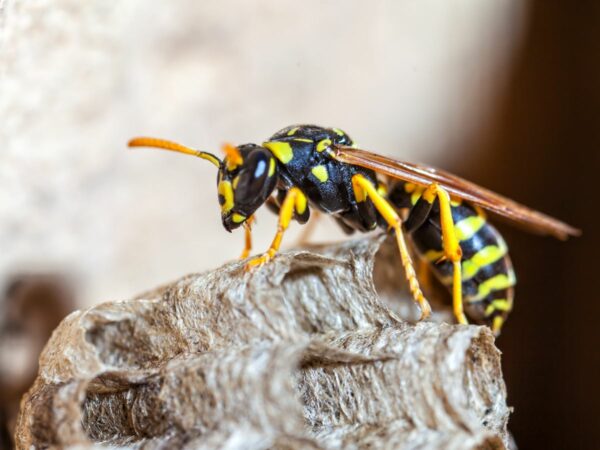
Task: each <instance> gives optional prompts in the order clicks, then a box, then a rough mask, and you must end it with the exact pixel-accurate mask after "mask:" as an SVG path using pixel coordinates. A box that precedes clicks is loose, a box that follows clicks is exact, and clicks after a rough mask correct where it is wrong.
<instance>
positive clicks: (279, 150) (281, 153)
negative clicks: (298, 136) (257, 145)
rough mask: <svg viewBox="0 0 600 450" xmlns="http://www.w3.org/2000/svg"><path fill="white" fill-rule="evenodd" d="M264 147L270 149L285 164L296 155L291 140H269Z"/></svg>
mask: <svg viewBox="0 0 600 450" xmlns="http://www.w3.org/2000/svg"><path fill="white" fill-rule="evenodd" d="M263 147H265V148H266V149H269V150H270V151H271V152H272V153H273V154H274V155H275V158H277V159H278V160H279V161H281V162H282V163H283V164H287V163H289V162H290V161H291V160H292V158H293V157H294V151H293V150H292V146H291V145H290V143H289V142H281V141H269V142H265V143H263Z"/></svg>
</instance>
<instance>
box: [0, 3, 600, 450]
mask: <svg viewBox="0 0 600 450" xmlns="http://www.w3.org/2000/svg"><path fill="white" fill-rule="evenodd" d="M599 6H600V4H598V3H597V2H570V3H569V2H562V3H561V4H559V3H558V2H556V3H552V4H550V3H549V2H541V1H540V2H524V1H517V0H514V1H508V0H507V1H495V2H491V1H490V2H482V1H478V0H452V1H447V0H437V1H434V0H430V1H421V2H415V1H409V0H401V1H378V2H360V1H325V0H324V1H316V0H305V1H303V2H296V3H292V2H269V1H266V0H259V1H254V2H243V1H241V0H236V1H220V2H219V1H204V2H194V1H191V0H172V1H170V2H159V1H155V0H150V1H148V0H146V1H142V0H124V1H121V2H117V3H115V2H104V1H101V0H89V1H87V2H78V1H75V0H54V1H52V2H51V1H49V0H40V1H37V2H26V1H23V0H21V1H19V0H0V117H1V119H2V121H1V126H0V249H1V250H0V287H1V288H2V289H3V292H2V293H1V295H0V403H1V405H0V421H4V422H6V423H8V426H5V428H3V430H2V431H0V441H1V442H2V443H0V445H5V446H8V445H9V441H10V438H9V436H10V432H9V431H8V430H9V427H10V423H11V421H12V417H13V415H14V412H15V410H16V407H17V403H18V399H19V398H20V396H21V394H22V391H23V389H26V388H27V387H28V386H29V384H30V383H31V381H32V380H33V376H34V374H35V370H36V369H35V367H36V358H37V354H38V353H39V351H40V350H41V347H42V346H43V344H44V342H45V341H46V339H47V337H48V334H49V332H50V330H52V329H53V328H54V327H55V326H56V324H57V323H58V322H59V321H60V320H61V318H62V317H64V315H66V314H67V313H68V312H69V311H71V310H73V309H74V308H84V307H88V306H91V305H94V304H97V303H99V302H102V301H108V300H119V299H127V298H131V297H132V296H133V295H135V294H136V293H139V292H140V291H144V290H147V289H149V288H152V287H154V286H156V285H159V284H162V283H165V282H168V281H170V280H173V279H176V278H178V277H180V276H182V275H184V274H187V273H189V272H199V271H203V270H207V269H210V268H213V267H215V266H218V265H220V264H222V263H224V262H226V261H229V260H231V259H234V258H236V257H237V256H238V254H239V253H240V252H241V249H242V247H243V233H242V232H238V233H234V234H233V235H229V234H227V233H226V232H225V230H224V229H223V228H222V226H221V222H220V213H219V206H218V202H217V193H216V173H215V169H214V167H213V166H211V165H210V164H207V163H206V162H204V161H200V160H196V159H193V158H189V157H186V156H183V155H175V154H172V153H167V152H160V151H153V150H141V149H139V150H128V149H126V146H125V145H126V142H127V141H128V139H129V138H131V137H133V136H135V135H152V136H157V137H165V138H169V139H173V140H178V141H180V142H182V143H185V144H188V145H191V146H195V147H198V148H201V149H205V150H208V151H212V152H215V153H218V149H219V146H220V145H221V143H223V142H224V141H229V142H234V143H245V142H257V143H260V142H261V141H262V140H264V139H266V138H267V137H269V136H270V135H271V134H273V133H274V132H275V131H277V130H278V129H280V128H282V127H284V126H286V125H289V124H293V123H317V124H321V125H325V126H335V127H340V128H342V129H344V130H346V131H347V132H348V133H349V134H350V135H351V136H352V137H353V138H354V139H355V140H356V141H357V142H358V143H359V144H360V145H361V146H363V147H365V148H368V149H372V150H376V151H378V152H380V153H384V154H388V155H392V156H396V157H399V158H403V159H406V160H409V161H414V162H425V163H429V164H433V165H436V166H440V167H444V168H446V169H450V170H452V171H454V172H456V173H458V174H460V175H462V176H465V177H467V178H469V179H472V180H474V181H476V182H479V183H481V184H484V185H485V186H487V187H490V188H493V189H495V190H497V191H499V192H501V193H503V194H506V195H508V196H510V197H513V198H515V199H516V200H519V201H521V202H524V203H525V204H528V205H531V206H534V207H536V208H538V209H541V210H542V211H545V212H547V213H550V214H552V215H555V216H557V217H559V218H561V219H564V220H565V221H567V222H569V223H571V224H573V225H576V226H578V227H581V228H582V229H583V230H584V236H583V237H582V238H580V239H575V240H571V241H569V242H567V243H561V242H557V241H554V240H552V239H550V238H540V237H537V236H532V235H529V234H526V233H523V232H521V231H519V230H514V229H512V228H510V227H506V226H503V225H500V226H499V227H500V229H501V230H502V231H503V232H504V233H505V235H506V239H507V241H508V243H509V246H510V249H511V254H512V256H513V260H514V263H515V266H516V270H517V274H518V276H519V285H518V286H517V297H516V305H515V311H514V313H513V314H512V316H511V318H510V320H509V321H508V322H507V325H506V327H505V329H504V334H503V335H502V337H501V338H500V339H499V340H498V346H499V347H500V349H501V350H502V351H503V365H504V372H505V377H506V380H507V384H508V392H509V403H510V404H511V405H512V406H514V407H515V412H514V414H513V416H512V417H511V420H510V423H509V426H510V429H511V431H512V432H513V434H514V436H515V440H516V442H517V444H518V445H519V447H520V448H594V447H593V444H594V443H595V440H594V441H593V440H592V431H593V430H597V427H598V425H600V423H599V422H600V420H599V418H598V417H599V416H598V413H597V409H596V405H597V403H598V401H599V400H600V397H599V393H598V387H597V380H598V376H599V375H600V373H599V368H600V361H598V359H599V357H598V354H599V352H598V350H597V344H598V337H597V334H596V333H595V325H596V324H595V321H596V320H597V318H598V317H599V312H600V311H599V308H598V300H597V299H596V298H595V297H596V296H597V290H596V283H594V281H595V280H594V276H596V272H597V267H598V262H597V261H598V256H597V255H598V251H600V245H599V240H598V237H597V235H596V234H595V230H596V224H595V223H593V221H594V220H595V219H596V218H598V217H599V214H598V213H597V211H595V207H596V203H597V199H596V195H597V193H598V187H597V185H596V183H595V180H596V177H597V176H598V175H597V174H596V171H598V170H599V169H600V148H599V144H600V129H599V128H600V98H599V97H600V89H599V86H598V80H600V39H599V37H600V36H599V33H598V30H599V29H600V28H599V27H600V21H599V19H600V8H599ZM275 223H276V222H275V217H274V216H271V215H270V213H268V212H266V210H265V212H263V214H262V215H260V214H259V217H258V224H257V225H256V226H255V250H256V251H257V252H258V251H260V250H262V249H264V248H266V246H268V244H269V243H270V240H271V237H272V235H273V232H274V227H275ZM300 231H301V230H300V227H298V226H295V227H294V226H292V228H291V230H290V232H289V234H287V235H286V240H285V241H284V245H285V244H286V243H287V244H288V246H290V245H293V243H294V242H295V240H296V238H297V236H298V235H299V232H300ZM332 239H335V240H337V239H342V234H341V233H340V232H339V231H338V229H337V228H336V227H335V226H334V225H333V224H332V223H330V222H329V221H327V220H324V221H322V222H321V223H319V225H318V228H317V231H316V233H315V240H317V241H326V240H332ZM592 321H594V323H593V322H592Z"/></svg>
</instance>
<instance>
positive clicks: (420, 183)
mask: <svg viewBox="0 0 600 450" xmlns="http://www.w3.org/2000/svg"><path fill="white" fill-rule="evenodd" d="M129 146H130V147H140V146H144V147H155V148H162V149H166V150H172V151H177V152H181V153H187V154H191V155H194V156H197V157H200V158H202V159H206V160H208V161H210V162H211V163H212V164H214V165H215V166H216V167H217V168H218V179H217V186H218V194H219V203H220V205H221V218H222V222H223V226H224V227H225V229H226V230H228V231H231V230H233V229H234V228H238V227H240V226H242V225H244V227H245V230H246V248H245V250H244V253H243V255H242V256H243V257H246V256H248V254H249V252H250V249H251V235H250V227H251V223H252V220H253V215H254V213H255V211H256V210H257V209H258V208H259V207H260V206H262V205H263V204H267V205H268V206H269V208H270V209H272V210H273V211H275V212H276V213H278V214H279V224H278V228H277V233H276V234H275V238H274V239H273V242H272V243H271V246H270V247H269V249H268V250H267V251H266V252H265V253H263V254H262V255H261V256H258V257H255V258H253V259H250V260H249V261H248V263H247V264H246V268H247V269H252V268H254V267H256V266H260V265H262V264H264V263H267V262H268V261H269V260H271V259H272V258H273V257H274V256H275V254H276V253H277V251H278V250H279V247H280V244H281V240H282V237H283V234H284V232H285V230H286V229H287V228H288V225H289V224H290V222H291V220H292V219H294V220H296V221H297V222H299V223H301V224H304V223H306V222H307V221H308V219H309V216H310V208H311V207H312V208H316V209H317V210H319V211H321V212H324V213H327V214H330V215H332V216H333V217H334V219H335V220H336V221H337V222H338V224H339V225H340V226H341V228H342V229H343V230H344V231H345V232H346V233H353V232H354V231H356V230H358V231H361V232H367V231H371V230H374V229H375V228H377V227H378V226H379V227H383V228H385V229H387V230H391V231H393V232H394V234H395V237H396V241H397V245H398V249H399V252H400V258H401V261H402V265H403V266H404V270H405V274H406V278H407V281H408V286H409V288H410V291H411V293H412V296H413V298H414V300H415V301H416V302H417V303H418V304H419V306H420V308H421V318H422V319H423V318H425V317H427V316H428V315H429V313H430V311H431V309H430V306H429V303H428V302H427V300H426V299H425V296H424V295H423V293H422V291H421V288H420V286H419V281H418V278H417V274H416V272H415V269H414V266H413V261H412V258H411V254H410V252H409V247H408V245H407V241H406V239H405V234H408V235H409V236H410V237H411V240H410V242H411V243H412V244H413V246H414V248H415V250H416V253H417V254H418V255H419V258H421V259H422V260H424V261H426V262H427V263H428V264H429V266H430V267H431V269H432V271H433V273H434V274H435V275H436V277H437V278H438V279H439V280H440V281H441V282H442V283H443V284H444V285H446V286H447V287H448V289H449V290H450V291H451V293H452V297H453V309H454V315H455V316H456V319H457V320H458V322H459V323H462V324H466V323H467V319H466V317H465V313H464V312H463V300H464V303H465V310H466V313H467V314H468V315H469V317H470V318H471V319H473V320H475V321H477V322H480V323H486V324H487V325H489V326H491V327H492V329H493V331H494V332H495V333H498V332H499V331H500V328H501V327H502V324H503V323H504V321H505V319H506V317H507V316H508V313H509V312H510V310H511V309H512V304H513V297H514V291H513V287H514V285H515V283H516V278H515V274H514V271H513V268H512V263H511V260H510V258H509V256H508V247H507V245H506V243H505V242H504V240H503V238H502V236H501V235H500V233H498V231H497V230H496V229H495V228H494V227H493V226H492V225H490V224H489V223H488V222H487V220H486V217H485V214H484V213H483V211H482V209H486V210H489V211H491V212H493V213H496V214H498V215H500V216H504V217H506V218H508V219H510V220H512V221H514V222H517V223H519V224H521V225H524V226H526V227H527V228H529V229H530V230H532V231H535V232H538V233H541V234H549V235H552V236H554V237H556V238H558V239H566V238H567V237H569V236H577V235H579V234H580V231H579V230H577V229H575V228H573V227H571V226H569V225H567V224H565V223H563V222H560V221H558V220H556V219H553V218H551V217H549V216H547V215H544V214H542V213H539V212H537V211H533V210H531V209H529V208H527V207H525V206H522V205H520V204H518V203H516V202H514V201H512V200H509V199H507V198H505V197H502V196H500V195H498V194H495V193H493V192H491V191H489V190H487V189H484V188H482V187H480V186H477V185H476V184H474V183H471V182H469V181H466V180H464V179H462V178H459V177H457V176H455V175H452V174H450V173H447V172H444V171H441V170H438V169H434V168H431V167H427V166H423V165H417V164H412V163H407V162H402V161H398V160H395V159H390V158H387V157H385V156H381V155H378V154H376V153H371V152H368V151H365V150H359V149H357V148H355V146H354V144H353V141H352V139H351V138H350V137H349V136H348V135H347V134H346V133H345V132H343V131H342V130H340V129H338V128H323V127H319V126H315V125H295V126H290V127H287V128H284V129H283V130H281V131H279V132H277V133H275V134H274V135H273V136H272V137H271V138H270V139H268V140H267V141H266V142H263V143H262V145H255V144H244V145H240V146H238V147H235V146H232V145H225V146H224V147H223V148H224V152H225V157H224V159H223V160H220V159H219V158H217V157H216V156H215V155H213V154H210V153H207V152H203V151H197V150H193V149H191V148H188V147H185V146H182V145H180V144H176V143H173V142H169V141H165V140H161V139H154V138H144V137H142V138H135V139H133V140H131V141H130V142H129ZM377 175H383V176H385V177H387V178H388V179H390V180H391V182H390V183H386V182H385V180H383V179H382V178H381V177H380V178H378V176H377ZM275 191H277V192H276V193H274V192H275ZM402 217H404V218H405V220H403V219H402Z"/></svg>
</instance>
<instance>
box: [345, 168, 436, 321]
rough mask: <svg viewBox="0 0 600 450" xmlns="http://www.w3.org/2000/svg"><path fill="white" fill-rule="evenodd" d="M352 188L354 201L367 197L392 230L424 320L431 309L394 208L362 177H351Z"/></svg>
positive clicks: (411, 289)
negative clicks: (420, 284)
mask: <svg viewBox="0 0 600 450" xmlns="http://www.w3.org/2000/svg"><path fill="white" fill-rule="evenodd" d="M352 187H353V189H354V195H355V197H356V200H357V201H358V202H359V203H360V202H364V201H365V200H366V199H367V197H368V198H370V199H371V201H372V202H373V205H374V206H375V208H376V209H377V211H379V214H381V216H382V217H383V218H384V219H385V221H386V222H387V224H388V225H389V226H390V227H391V228H393V229H394V233H395V234H396V242H397V244H398V250H399V251H400V259H401V261H402V265H403V266H404V271H405V273H406V279H407V281H408V286H409V288H410V292H411V293H412V296H413V298H414V300H415V301H416V302H417V303H418V304H419V306H420V308H421V319H425V318H426V317H428V316H429V314H431V307H430V306H429V302H428V301H427V299H426V298H425V296H424V295H423V292H422V291H421V288H420V287H419V281H418V279H417V275H416V273H415V268H414V266H413V262H412V259H411V257H410V254H409V252H408V247H407V246H406V240H405V239H404V234H403V232H402V220H401V219H400V216H399V215H398V213H396V210H395V209H394V207H393V206H392V205H391V204H390V203H389V202H388V201H387V200H386V199H385V198H384V197H383V196H382V195H381V194H380V193H379V192H377V189H376V188H375V186H373V183H371V182H370V181H369V180H368V179H367V178H365V177H364V176H363V175H361V174H356V175H354V176H353V177H352Z"/></svg>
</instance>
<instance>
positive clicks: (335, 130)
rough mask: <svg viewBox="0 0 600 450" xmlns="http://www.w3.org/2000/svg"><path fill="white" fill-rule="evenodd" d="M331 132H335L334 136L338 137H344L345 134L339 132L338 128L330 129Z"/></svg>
mask: <svg viewBox="0 0 600 450" xmlns="http://www.w3.org/2000/svg"><path fill="white" fill-rule="evenodd" d="M332 130H333V131H334V132H335V134H337V135H338V136H346V133H344V132H343V131H342V130H340V129H339V128H332Z"/></svg>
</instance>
